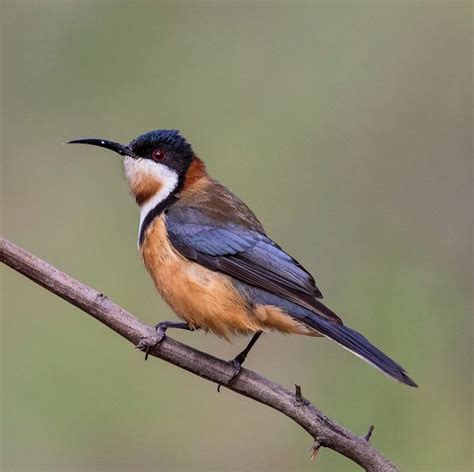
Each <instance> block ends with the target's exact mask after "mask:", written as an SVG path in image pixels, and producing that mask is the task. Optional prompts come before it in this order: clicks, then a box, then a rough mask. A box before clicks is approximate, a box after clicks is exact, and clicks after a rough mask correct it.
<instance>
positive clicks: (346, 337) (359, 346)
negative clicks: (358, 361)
mask: <svg viewBox="0 0 474 472" xmlns="http://www.w3.org/2000/svg"><path fill="white" fill-rule="evenodd" d="M304 321H305V323H306V324H308V325H309V326H311V327H312V328H314V329H315V330H316V331H318V332H319V333H321V334H322V335H323V336H326V337H327V338H330V339H332V340H333V341H335V342H336V343H338V344H339V345H341V346H342V347H344V348H346V349H348V350H349V351H350V352H352V353H353V354H355V355H356V356H358V357H361V358H362V359H364V360H365V361H367V362H369V363H370V364H372V365H373V366H375V367H377V368H378V369H380V370H381V371H382V372H384V373H385V374H387V375H389V376H390V377H393V378H394V379H395V380H398V381H399V382H402V383H404V384H406V385H410V386H411V387H418V385H417V384H416V383H415V382H414V381H413V380H412V379H411V378H410V377H408V375H407V373H406V371H405V369H404V368H403V367H402V366H401V365H399V364H397V363H396V362H395V361H393V360H392V359H390V357H388V356H387V355H385V354H384V353H383V352H382V351H381V350H380V349H377V348H376V347H375V346H374V345H373V344H371V343H370V342H369V341H368V340H367V339H366V338H364V336H362V334H359V333H358V332H357V331H354V330H353V329H351V328H348V327H347V326H344V325H342V324H337V323H334V322H333V321H330V320H327V319H325V318H322V317H321V316H318V315H313V316H307V317H305V319H304Z"/></svg>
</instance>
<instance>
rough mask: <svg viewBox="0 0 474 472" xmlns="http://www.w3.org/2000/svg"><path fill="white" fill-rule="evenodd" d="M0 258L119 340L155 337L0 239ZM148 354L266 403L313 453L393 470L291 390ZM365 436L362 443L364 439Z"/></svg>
mask: <svg viewBox="0 0 474 472" xmlns="http://www.w3.org/2000/svg"><path fill="white" fill-rule="evenodd" d="M0 260H1V262H3V263H5V264H6V265H8V266H10V267H11V268H13V269H15V270H16V271H18V272H19V273H21V274H23V275H24V276H26V277H28V278H29V279H31V280H32V281H33V282H35V283H37V284H39V285H41V286H43V287H44V288H46V289H47V290H49V291H50V292H53V293H54V294H56V295H58V296H59V297H61V298H63V299H64V300H66V301H68V302H69V303H72V304H73V305H75V306H77V307H78V308H80V309H81V310H83V311H84V312H86V313H87V314H89V315H91V316H93V317H94V318H95V319H96V320H98V321H100V322H101V323H103V324H104V325H106V326H107V327H109V328H110V329H112V330H114V331H115V332H116V333H118V334H120V335H121V336H122V337H124V338H125V339H127V340H128V341H130V342H131V343H133V344H134V345H137V344H138V343H139V342H140V341H142V344H143V341H144V340H145V342H148V343H149V344H150V345H152V344H153V340H154V339H156V334H155V330H154V329H153V328H152V327H150V326H147V325H144V324H143V323H141V322H140V321H138V320H137V319H136V318H135V317H134V316H133V315H131V314H130V313H128V312H127V311H125V310H124V309H123V308H121V307H120V306H118V305H116V304H115V303H113V302H112V301H110V300H109V299H108V298H107V297H106V296H105V295H103V294H102V293H99V292H97V291H96V290H94V289H92V288H90V287H87V286H86V285H84V284H82V283H80V282H78V281H77V280H75V279H73V278H72V277H69V276H68V275H67V274H65V273H63V272H61V271H60V270H58V269H56V268H55V267H53V266H51V265H50V264H48V263H47V262H45V261H43V260H41V259H39V258H38V257H36V256H34V255H33V254H30V253H29V252H27V251H25V250H24V249H22V248H20V247H19V246H16V245H15V244H13V243H12V242H10V241H8V240H7V239H6V238H3V237H1V236H0ZM150 355H151V356H155V357H158V358H160V359H162V360H165V361H167V362H170V363H171V364H174V365H176V366H178V367H181V368H182V369H186V370H187V371H189V372H192V373H193V374H196V375H199V376H200V377H203V378H205V379H207V380H209V381H211V382H214V383H216V384H222V386H223V387H226V388H228V389H230V390H232V391H234V392H236V393H239V394H241V395H245V396H246V397H248V398H251V399H252V400H255V401H258V402H260V403H263V404H264V405H268V406H270V407H271V408H274V409H275V410H278V411H280V412H281V413H283V414H285V415H286V416H288V417H289V418H291V419H292V420H293V421H295V422H296V423H297V424H299V425H300V426H301V427H302V428H303V429H305V430H306V431H307V432H308V433H309V434H310V435H311V437H312V438H313V440H314V446H313V455H316V453H317V451H318V449H319V447H327V448H330V449H333V450H334V451H337V452H338V453H340V454H342V455H344V456H346V457H347V458H349V459H351V460H352V461H354V462H355V463H357V464H359V465H360V466H361V467H363V468H364V469H365V470H367V471H384V472H385V471H397V470H398V469H397V468H396V467H395V465H393V464H392V463H391V462H390V461H389V460H388V459H386V458H385V457H383V456H382V454H380V452H378V451H377V450H376V449H375V448H374V447H373V446H372V445H371V444H370V443H369V441H368V438H369V437H370V434H371V432H372V428H371V430H370V431H369V433H368V434H367V435H366V436H357V435H355V434H353V433H352V432H350V431H349V430H348V429H346V428H344V427H343V426H340V425H338V424H336V423H335V422H334V421H332V420H331V419H330V418H328V417H327V416H326V415H325V414H323V413H322V412H321V411H320V410H318V409H317V408H316V407H315V406H314V405H312V404H311V403H310V402H308V401H307V400H305V399H304V398H303V397H302V395H301V389H300V388H299V387H298V386H297V388H296V393H292V392H290V391H289V390H287V389H285V388H283V387H282V386H280V385H278V384H276V383H274V382H272V381H270V380H268V379H266V378H265V377H262V376H261V375H259V374H257V373H255V372H252V371H250V370H247V369H242V373H241V374H240V375H239V377H238V378H237V379H236V381H235V382H233V383H232V384H231V385H227V384H226V381H227V379H229V378H230V377H231V375H232V373H233V368H232V367H231V366H230V364H229V363H228V362H225V361H223V360H221V359H217V358H215V357H213V356H211V355H209V354H205V353H203V352H200V351H198V350H196V349H193V348H192V347H189V346H186V345H185V344H182V343H180V342H178V341H175V340H173V339H171V338H169V337H166V338H165V340H164V341H163V342H162V343H161V344H160V345H159V346H158V347H154V348H153V347H152V348H151V351H150ZM366 437H367V439H366Z"/></svg>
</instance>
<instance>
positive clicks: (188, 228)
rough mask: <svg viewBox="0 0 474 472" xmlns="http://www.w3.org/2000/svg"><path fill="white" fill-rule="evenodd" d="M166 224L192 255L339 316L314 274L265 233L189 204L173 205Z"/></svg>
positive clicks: (332, 316)
mask: <svg viewBox="0 0 474 472" xmlns="http://www.w3.org/2000/svg"><path fill="white" fill-rule="evenodd" d="M166 227H167V231H168V237H169V239H170V241H171V243H172V244H173V246H174V247H175V248H176V249H177V250H178V251H179V252H180V253H181V254H182V255H183V256H185V257H187V258H188V259H191V260H194V261H196V262H198V263H200V264H202V265H204V266H205V267H207V268H208V269H211V270H214V271H219V272H222V273H224V274H227V275H230V276H232V277H234V278H236V279H238V280H240V281H242V282H245V283H247V284H249V285H252V286H254V287H258V288H260V289H263V290H266V291H268V292H271V293H274V294H276V295H278V296H281V297H282V298H285V299H286V300H288V301H291V302H294V303H297V304H298V305H301V306H304V307H305V308H308V309H309V310H311V311H313V312H315V313H317V314H319V315H322V316H325V317H326V318H329V319H331V320H334V321H338V322H340V319H339V318H338V317H337V315H335V314H334V313H333V312H332V311H331V310H329V309H328V308H327V307H325V306H324V305H323V304H322V303H321V302H319V300H318V298H322V295H321V292H320V291H319V290H318V288H317V287H316V285H315V282H314V279H313V277H312V276H311V274H309V273H308V272H307V271H306V270H305V269H304V268H303V267H301V265H300V264H299V263H298V262H297V261H296V260H295V259H293V258H292V257H290V256H289V255H288V254H287V253H286V252H284V251H283V250H282V249H281V248H280V247H279V246H278V245H277V244H275V243H274V242H273V241H272V240H271V239H269V238H268V237H267V236H266V235H264V234H262V233H260V232H257V231H254V230H252V229H249V228H246V227H244V226H242V225H240V224H235V223H234V224H228V223H227V224H224V223H223V222H221V221H218V220H214V219H213V218H212V217H210V216H209V215H208V214H207V215H206V214H204V213H203V212H202V211H201V210H199V209H195V208H189V207H187V208H179V207H174V208H172V209H170V211H169V212H168V213H167V216H166Z"/></svg>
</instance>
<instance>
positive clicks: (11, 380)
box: [1, 0, 473, 471]
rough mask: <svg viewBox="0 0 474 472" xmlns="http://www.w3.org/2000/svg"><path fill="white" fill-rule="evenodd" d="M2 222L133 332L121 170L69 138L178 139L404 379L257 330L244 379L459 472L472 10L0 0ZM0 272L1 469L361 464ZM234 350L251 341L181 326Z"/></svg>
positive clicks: (467, 443) (160, 310) (145, 303)
mask: <svg viewBox="0 0 474 472" xmlns="http://www.w3.org/2000/svg"><path fill="white" fill-rule="evenodd" d="M1 9H2V11H1V22H2V92H3V93H2V97H3V98H2V100H3V106H2V122H3V145H2V189H1V192H2V193H1V197H2V198H1V202H2V203H1V209H2V228H3V229H2V232H3V233H4V234H5V235H6V236H7V237H9V238H11V239H12V240H13V241H15V242H16V243H18V244H21V245H23V246H25V247H26V248H28V249H29V250H30V251H32V252H33V253H36V254H38V255H39V256H41V257H43V258H45V259H46V260H48V261H49V262H51V263H53V264H55V265H57V266H58V267H59V268H61V269H63V270H65V271H66V272H68V273H70V274H71V275H73V276H75V277H77V278H78V279H79V280H81V281H83V282H85V283H87V284H90V285H91V286H93V287H95V288H97V289H99V290H101V291H103V292H104V293H106V294H107V295H109V296H110V297H111V298H112V299H113V300H115V301H116V302H118V303H120V304H122V305H123V306H125V307H126V308H127V309H129V310H131V311H132V312H134V313H135V314H137V316H139V317H140V318H141V319H143V320H144V321H147V322H149V323H152V322H154V321H156V320H162V319H170V318H171V319H173V317H174V315H173V314H172V313H171V312H170V310H169V309H168V308H167V307H166V306H165V305H164V303H163V302H162V301H161V300H160V299H159V297H158V295H156V293H155V291H154V289H153V287H152V283H151V282H150V280H149V279H148V276H147V274H146V273H145V270H144V269H143V268H142V266H141V263H140V261H139V259H138V257H137V250H136V245H135V238H136V232H137V218H138V216H137V215H138V214H137V210H136V208H135V206H134V203H133V201H132V200H131V199H130V198H129V196H128V195H127V192H126V189H125V185H124V181H123V177H122V171H121V163H120V160H119V159H116V158H114V157H113V155H111V154H107V153H105V152H103V151H101V150H98V149H92V148H80V147H63V146H62V145H61V143H62V142H64V141H66V140H68V139H71V138H75V137H80V136H85V135H92V136H100V137H106V138H110V139H115V140H120V141H123V142H127V141H128V140H129V139H131V138H133V137H135V136H136V135H138V134H139V133H141V132H143V131H146V130H149V129H154V128H169V127H177V128H179V129H181V130H182V131H183V133H184V134H185V136H186V137H188V139H189V140H190V141H191V142H192V143H193V144H194V147H195V149H196V150H197V152H198V153H199V154H200V155H201V156H202V157H203V158H204V159H205V160H206V162H207V164H208V168H209V170H210V172H211V173H212V174H213V175H214V176H215V177H217V178H218V179H220V180H221V181H222V182H223V183H225V184H226V185H228V186H229V187H230V188H231V189H232V190H233V191H235V193H237V194H238V195H239V196H241V197H242V198H243V199H244V200H246V201H247V202H248V203H249V205H250V206H251V207H252V208H253V209H254V210H255V211H256V213H257V214H258V215H259V216H260V217H261V219H262V221H263V223H264V224H265V225H266V228H267V229H268V232H269V234H270V235H271V236H273V238H274V239H276V240H277V241H278V242H279V243H280V244H281V245H283V246H284V247H285V248H286V249H287V250H288V251H289V252H290V253H291V254H293V255H294V256H295V257H297V258H298V259H299V260H301V261H302V262H304V264H305V266H306V267H307V268H308V269H309V270H311V271H312V272H313V273H314V274H315V276H316V279H317V282H318V284H319V285H320V287H321V289H322V290H323V292H324V294H325V296H326V301H327V303H328V304H329V305H330V306H331V307H333V308H334V309H335V310H336V312H338V313H340V314H341V315H342V316H343V317H344V319H345V321H346V323H347V324H349V325H350V326H353V327H354V328H356V329H358V330H360V331H361V332H363V333H364V334H366V335H367V336H368V337H369V338H370V339H371V340H373V341H374V342H375V343H376V344H377V345H378V346H380V347H381V348H382V349H383V350H384V351H386V352H387V353H389V354H390V355H392V356H393V357H394V358H395V359H396V360H398V361H399V362H401V363H402V365H404V366H405V367H406V368H407V370H408V371H409V373H410V374H411V375H412V376H413V378H414V379H415V380H416V381H417V382H418V383H419V384H420V389H419V390H413V389H409V388H406V387H404V386H401V385H397V384H396V383H394V382H393V381H391V380H389V379H388V378H386V377H384V376H383V375H381V374H380V373H379V372H377V371H376V370H375V369H373V368H371V367H370V366H368V365H367V364H365V363H363V362H361V361H360V360H358V359H356V358H354V357H352V356H350V355H349V354H348V353H346V352H345V351H343V350H342V349H340V348H338V347H337V346H336V345H334V344H332V343H330V342H328V341H324V340H318V339H316V340H315V339H311V338H303V337H285V336H280V335H276V334H275V335H268V336H265V337H264V339H263V341H262V342H261V343H259V345H258V346H257V347H256V349H255V351H253V355H251V356H250V359H249V361H248V367H250V368H252V369H256V370H258V371H259V372H261V373H263V374H264V375H267V376H269V377H270V378H273V379H275V380H277V381H278V382H281V383H282V384H284V385H286V386H288V387H289V388H291V387H292V385H293V384H294V383H295V382H298V383H300V384H301V385H302V386H303V393H304V395H305V396H306V397H307V398H309V399H311V400H313V401H314V402H315V403H316V404H317V405H318V406H320V407H321V408H322V409H323V410H324V411H326V412H327V413H328V414H329V415H331V416H332V417H334V418H336V419H337V420H338V421H340V422H341V423H343V424H344V425H346V426H348V427H350V428H351V429H352V430H353V431H355V432H358V433H361V434H362V433H365V431H366V430H367V427H368V425H369V424H371V423H374V424H375V425H376V430H375V433H374V436H373V442H374V444H375V445H376V446H377V447H379V448H380V449H381V450H382V451H383V452H384V453H385V454H387V455H388V456H389V457H390V458H392V459H393V460H394V461H395V462H396V463H397V464H398V465H399V466H400V467H401V469H402V470H407V471H408V470H410V471H414V470H425V471H455V470H456V471H467V470H472V469H471V468H472V456H471V453H472V450H471V448H472V371H473V370H472V368H473V366H472V347H471V346H472V329H471V328H472V306H471V288H472V287H471V282H472V273H471V271H472V264H471V262H472V261H471V235H470V231H471V211H470V210H471V205H472V201H471V198H470V197H471V184H472V182H471V180H470V179H471V174H470V162H471V159H472V147H471V133H472V114H471V113H472V89H471V59H472V56H471V55H472V45H471V39H472V30H471V14H472V12H471V9H472V4H471V2H455V1H444V2H442V1H441V2H434V1H433V2H421V1H420V2H402V1H400V2H398V1H397V2H385V1H380V2H370V3H369V2H355V1H349V2H341V1H338V2H317V1H313V2H304V3H303V2H290V1H287V2H279V1H272V2H248V3H247V2H226V1H220V2H204V1H195V2H146V1H139V0H136V1H131V0H130V1H106V0H103V1H99V2H93V1H77V2H69V1H66V0H63V1H61V0H57V1H38V0H37V1H34V0H17V1H11V0H3V1H2V3H1ZM1 271H2V272H1V273H2V290H1V297H2V305H1V306H2V389H1V395H2V421H1V423H2V467H3V470H5V471H20V470H51V471H52V470H58V471H62V470H97V471H98V470H101V471H108V470H163V471H166V470H229V471H230V470H248V471H253V470H273V471H277V470H281V471H287V470H319V471H322V470H325V471H326V470H333V471H336V470H337V471H346V470H355V468H356V467H355V466H354V464H352V463H350V462H348V461H347V460H345V459H344V458H342V457H340V456H338V455H337V454H335V453H332V452H330V451H326V450H324V451H322V452H321V454H320V456H319V458H318V460H317V463H316V464H313V463H311V462H310V461H309V452H308V449H309V447H310V445H311V443H310V438H308V437H307V435H306V433H305V432H304V431H302V430H300V429H298V428H297V427H296V426H295V425H293V424H291V422H289V421H288V420H287V419H286V418H285V417H283V416H282V415H279V414H276V413H275V412H273V411H271V410H269V409H267V408H264V407H263V406H261V405H258V404H256V403H254V402H251V401H248V400H246V399H244V398H239V397H238V396H236V395H234V394H232V393H230V392H228V391H225V390H224V391H223V392H222V393H221V394H217V393H216V391H215V386H214V385H211V384H209V383H208V382H205V381H202V380H200V379H199V378H196V377H194V376H191V375H189V374H187V373H185V372H183V371H180V370H179V369H176V368H173V367H171V366H169V365H166V364H164V363H161V362H159V361H157V360H152V361H151V362H147V363H145V362H143V356H142V355H141V354H140V353H138V352H134V351H133V349H132V348H131V347H130V346H128V345H126V344H125V343H124V342H123V341H122V340H121V339H119V338H118V337H117V336H115V335H114V334H113V333H112V332H110V331H109V330H108V329H105V328H104V327H102V326H101V325H99V324H98V323H97V322H95V321H94V320H92V319H89V318H88V317H87V316H84V315H83V314H81V313H80V312H79V311H78V310H77V309H75V308H72V307H71V306H68V305H67V304H66V303H64V302H63V301H61V300H59V299H58V298H56V297H54V296H53V295H51V294H49V293H46V292H45V291H44V290H43V289H41V288H40V287H38V286H36V285H34V284H32V283H30V282H29V281H27V280H26V279H24V278H22V277H20V276H19V275H17V274H15V273H14V272H13V271H11V270H7V269H5V268H2V269H1ZM173 336H176V337H177V338H179V339H182V340H185V341H186V342H189V343H190V344H192V345H194V346H197V347H198V348H200V349H203V350H206V351H209V352H212V353H214V354H216V355H219V356H223V357H225V358H231V357H232V356H233V355H234V354H235V353H237V352H238V351H239V349H240V348H241V347H242V346H243V345H244V344H245V342H246V340H243V339H240V340H236V341H235V342H234V343H233V344H227V343H225V342H224V341H221V340H219V339H215V338H213V337H212V336H205V335H203V334H189V333H173Z"/></svg>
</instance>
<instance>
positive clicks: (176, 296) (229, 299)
mask: <svg viewBox="0 0 474 472" xmlns="http://www.w3.org/2000/svg"><path fill="white" fill-rule="evenodd" d="M165 218H166V217H165V215H161V216H160V217H158V218H156V219H155V221H154V222H153V223H152V224H151V225H150V227H149V228H148V230H147V231H146V234H145V239H144V241H143V244H142V246H141V255H142V258H143V261H144V263H145V266H146V268H147V270H148V272H149V273H150V275H151V277H152V279H153V281H154V283H155V286H156V288H157V289H158V291H159V292H160V294H161V296H162V297H163V298H164V299H165V301H166V302H167V303H168V304H169V305H170V306H171V308H172V309H173V310H174V312H175V313H176V314H177V315H178V316H179V317H180V318H182V319H184V320H185V321H187V322H188V323H189V324H190V325H191V326H193V327H195V328H202V329H204V330H209V331H212V332H214V333H215V334H217V335H219V336H222V337H224V338H226V339H229V338H230V336H232V335H234V334H250V333H252V332H255V331H259V330H263V331H268V330H278V331H281V332H286V333H297V334H306V335H308V334H313V335H316V333H315V332H313V331H312V330H310V329H309V328H307V327H305V326H304V325H302V324H300V323H298V322H297V321H295V320H294V319H293V318H291V317H290V316H288V315H286V314H285V313H284V312H283V311H282V310H281V309H280V308H278V307H275V306H269V305H265V306H263V305H257V306H251V305H250V304H249V303H248V301H247V300H246V299H245V297H244V296H242V295H241V294H240V293H239V292H238V291H237V289H236V288H235V287H234V285H233V283H232V281H231V279H230V277H228V276H226V275H225V274H220V273H218V272H213V271H211V270H209V269H206V268H205V267H203V266H201V265H199V264H197V263H195V262H192V261H190V260H188V259H186V258H184V257H183V256H181V254H179V253H178V252H177V251H176V250H175V249H174V248H173V246H172V244H171V243H170V241H169V239H168V236H167V232H166V226H165Z"/></svg>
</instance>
